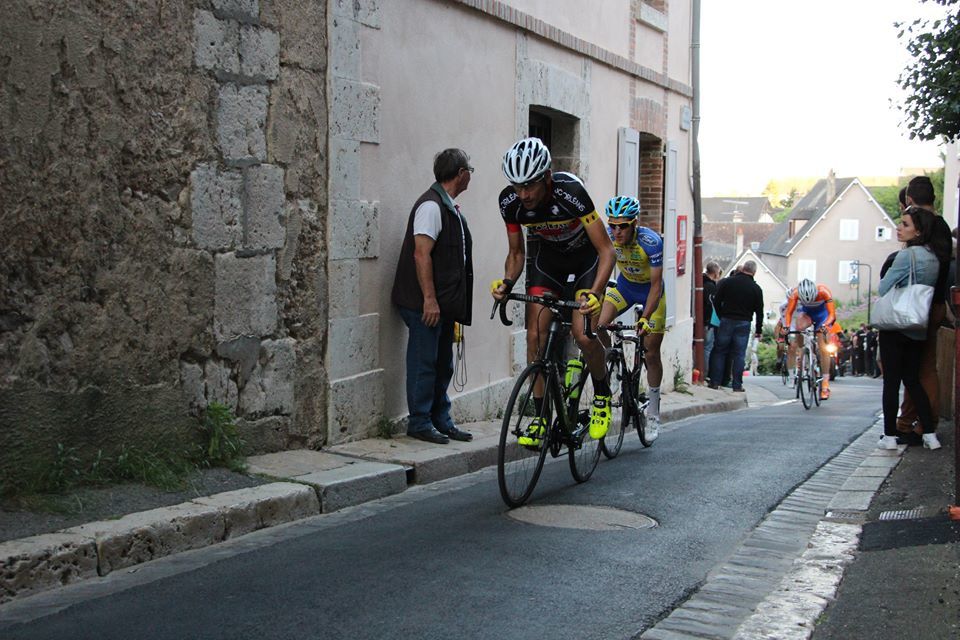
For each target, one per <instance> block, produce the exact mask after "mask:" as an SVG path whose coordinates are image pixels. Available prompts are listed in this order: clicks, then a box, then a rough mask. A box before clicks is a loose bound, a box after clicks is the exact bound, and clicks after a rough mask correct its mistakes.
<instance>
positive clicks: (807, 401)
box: [797, 349, 813, 409]
mask: <svg viewBox="0 0 960 640" xmlns="http://www.w3.org/2000/svg"><path fill="white" fill-rule="evenodd" d="M797 375H798V376H799V377H798V378H797V392H798V393H799V395H800V402H802V403H803V408H804V409H809V408H810V405H811V404H813V398H812V397H811V395H810V352H809V351H807V350H806V349H804V351H803V355H802V356H800V370H799V371H798V372H797Z"/></svg>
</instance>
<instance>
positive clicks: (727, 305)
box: [713, 272, 763, 333]
mask: <svg viewBox="0 0 960 640" xmlns="http://www.w3.org/2000/svg"><path fill="white" fill-rule="evenodd" d="M713 306H714V307H716V309H717V315H718V316H720V319H721V320H724V319H726V320H748V321H749V320H750V319H751V318H752V317H753V315H754V314H756V316H757V330H756V331H755V332H754V333H761V332H762V331H763V291H762V290H761V289H760V285H758V284H757V283H756V282H754V281H753V276H751V275H748V274H746V273H743V272H741V273H735V274H733V275H732V276H730V277H728V278H724V279H723V280H721V281H720V282H719V284H717V292H716V293H715V294H714V295H713Z"/></svg>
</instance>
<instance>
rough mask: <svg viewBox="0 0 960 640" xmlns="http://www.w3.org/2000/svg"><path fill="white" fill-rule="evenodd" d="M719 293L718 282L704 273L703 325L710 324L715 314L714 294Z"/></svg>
mask: <svg viewBox="0 0 960 640" xmlns="http://www.w3.org/2000/svg"><path fill="white" fill-rule="evenodd" d="M716 293H717V283H716V282H714V281H713V280H711V279H710V278H708V277H707V275H706V274H704V275H703V326H704V327H709V326H710V318H711V317H712V316H713V296H715V295H716Z"/></svg>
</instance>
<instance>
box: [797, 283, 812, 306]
mask: <svg viewBox="0 0 960 640" xmlns="http://www.w3.org/2000/svg"><path fill="white" fill-rule="evenodd" d="M797 296H798V297H799V298H800V302H802V303H803V304H810V303H811V302H813V301H814V300H816V299H817V285H816V283H815V282H814V281H813V280H810V279H808V278H804V279H803V280H801V281H800V284H798V285H797Z"/></svg>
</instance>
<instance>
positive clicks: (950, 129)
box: [896, 0, 960, 140]
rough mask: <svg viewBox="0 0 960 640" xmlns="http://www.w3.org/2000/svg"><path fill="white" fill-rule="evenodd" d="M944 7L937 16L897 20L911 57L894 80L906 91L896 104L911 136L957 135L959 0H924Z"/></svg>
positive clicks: (959, 104)
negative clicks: (942, 11) (910, 60)
mask: <svg viewBox="0 0 960 640" xmlns="http://www.w3.org/2000/svg"><path fill="white" fill-rule="evenodd" d="M923 1H924V2H929V1H932V2H936V3H937V4H939V5H941V6H943V7H947V8H948V9H947V15H946V16H944V17H943V18H940V19H937V20H927V19H918V20H914V21H913V22H912V23H911V24H909V25H905V24H904V23H899V24H897V25H896V26H897V28H899V29H900V31H899V33H898V34H897V37H898V38H900V39H901V40H906V47H907V52H908V53H909V54H910V56H911V57H912V58H913V61H912V62H911V63H910V64H908V65H907V67H906V68H905V69H904V70H903V72H902V73H901V74H900V77H899V78H898V80H897V82H898V84H899V85H900V87H901V88H902V89H904V90H905V91H906V92H907V96H906V98H904V100H903V103H902V104H900V105H899V109H900V111H902V112H903V114H904V118H905V122H904V124H906V126H907V128H908V129H909V130H910V137H911V138H919V139H921V140H935V139H938V138H939V137H940V136H944V137H946V138H947V139H951V140H952V139H954V138H958V137H960V82H958V81H957V78H960V55H958V54H957V52H958V51H960V11H958V10H957V7H956V5H958V3H960V0H923Z"/></svg>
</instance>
